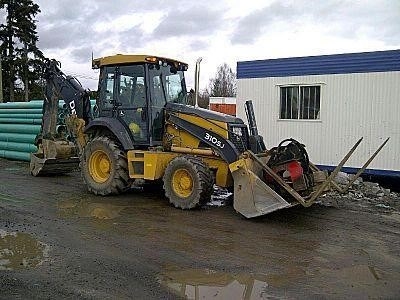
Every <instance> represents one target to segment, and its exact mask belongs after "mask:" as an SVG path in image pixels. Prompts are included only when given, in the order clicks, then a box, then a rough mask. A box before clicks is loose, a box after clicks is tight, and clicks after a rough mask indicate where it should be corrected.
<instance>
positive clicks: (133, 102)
mask: <svg viewBox="0 0 400 300" xmlns="http://www.w3.org/2000/svg"><path fill="white" fill-rule="evenodd" d="M92 66H93V68H94V69H100V79H99V89H98V91H99V96H98V100H97V105H98V115H97V117H105V118H107V117H109V118H114V119H115V118H117V119H119V121H120V122H121V123H122V124H123V125H124V127H126V128H127V131H128V132H129V133H130V134H131V135H132V139H133V140H134V144H135V145H137V146H140V145H142V146H157V145H161V144H162V138H163V128H164V124H163V123H164V107H165V105H166V104H167V103H168V102H170V103H179V104H186V103H187V91H186V83H185V77H184V71H186V70H187V67H188V66H187V64H185V63H182V62H179V61H176V60H172V59H167V58H162V57H155V56H146V55H114V56H108V57H102V58H98V59H94V60H93V62H92Z"/></svg>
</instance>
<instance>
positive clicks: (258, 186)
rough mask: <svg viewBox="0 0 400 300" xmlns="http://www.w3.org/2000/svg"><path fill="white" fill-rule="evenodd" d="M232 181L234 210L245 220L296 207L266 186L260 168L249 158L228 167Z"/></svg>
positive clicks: (294, 203)
mask: <svg viewBox="0 0 400 300" xmlns="http://www.w3.org/2000/svg"><path fill="white" fill-rule="evenodd" d="M229 168H230V170H231V173H232V177H233V181H234V193H233V194H234V199H233V207H234V209H235V210H236V211H237V212H239V213H240V214H242V215H243V216H245V217H246V218H254V217H258V216H262V215H265V214H268V213H270V212H273V211H275V210H279V209H282V208H287V207H291V206H294V205H297V204H298V202H296V201H293V202H288V201H286V200H285V199H283V198H282V197H281V196H280V195H279V194H278V193H276V192H275V191H274V190H273V189H272V188H271V187H270V186H268V185H267V184H266V183H265V182H264V181H263V180H261V178H262V168H260V167H259V166H258V165H257V164H256V163H255V161H254V160H252V159H251V158H249V157H248V158H241V159H239V160H237V161H236V162H234V163H232V164H230V165H229Z"/></svg>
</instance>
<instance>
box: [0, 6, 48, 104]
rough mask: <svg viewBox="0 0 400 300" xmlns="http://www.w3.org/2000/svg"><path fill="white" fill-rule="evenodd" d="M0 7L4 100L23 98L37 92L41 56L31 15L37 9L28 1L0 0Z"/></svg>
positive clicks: (32, 15)
mask: <svg viewBox="0 0 400 300" xmlns="http://www.w3.org/2000/svg"><path fill="white" fill-rule="evenodd" d="M0 9H1V10H4V12H5V15H6V19H5V24H1V25H0V41H1V45H0V51H1V52H0V53H1V55H2V63H3V88H4V99H5V100H9V101H16V100H25V101H27V100H28V99H29V98H30V97H32V96H33V92H35V93H37V91H38V85H40V75H41V74H40V69H41V67H40V66H41V64H40V62H41V61H43V59H44V56H43V53H42V52H41V51H40V50H39V49H38V48H37V46H36V43H37V41H38V36H37V31H36V20H35V16H36V15H37V14H38V13H39V12H40V9H39V6H38V5H37V4H35V3H33V1H32V0H0ZM38 96H39V95H38Z"/></svg>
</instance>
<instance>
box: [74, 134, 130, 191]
mask: <svg viewBox="0 0 400 300" xmlns="http://www.w3.org/2000/svg"><path fill="white" fill-rule="evenodd" d="M81 170H82V176H83V179H84V181H85V183H86V186H87V188H88V190H89V191H90V192H92V193H94V194H96V195H102V196H106V195H115V194H120V193H122V192H123V191H125V190H126V189H127V188H128V187H129V173H128V163H127V159H126V154H125V153H124V151H122V150H121V149H120V148H119V146H118V145H117V144H116V143H115V141H114V140H112V139H111V138H109V137H105V136H97V137H94V138H93V139H92V140H91V141H89V142H88V143H87V145H86V146H85V149H84V151H83V157H82V159H81Z"/></svg>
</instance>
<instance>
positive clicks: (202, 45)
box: [189, 39, 209, 51]
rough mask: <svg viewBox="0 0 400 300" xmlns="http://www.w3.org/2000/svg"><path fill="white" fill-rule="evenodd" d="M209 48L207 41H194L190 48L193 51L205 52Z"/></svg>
mask: <svg viewBox="0 0 400 300" xmlns="http://www.w3.org/2000/svg"><path fill="white" fill-rule="evenodd" d="M208 46H209V44H208V42H207V41H203V40H198V39H196V40H194V41H192V42H191V43H190V44H189V48H190V49H191V50H192V51H200V50H205V49H207V48H208Z"/></svg>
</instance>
